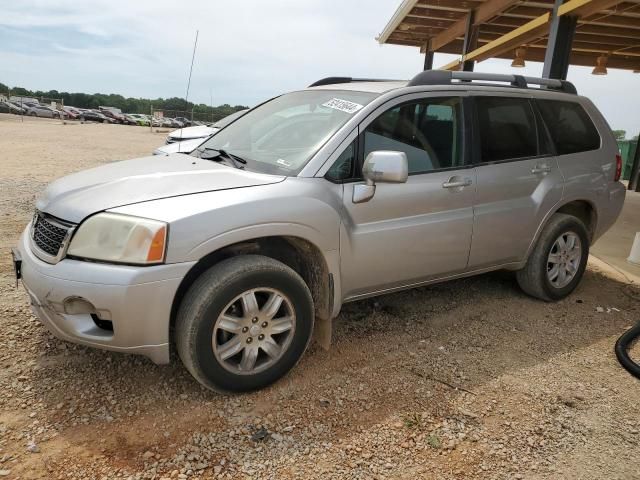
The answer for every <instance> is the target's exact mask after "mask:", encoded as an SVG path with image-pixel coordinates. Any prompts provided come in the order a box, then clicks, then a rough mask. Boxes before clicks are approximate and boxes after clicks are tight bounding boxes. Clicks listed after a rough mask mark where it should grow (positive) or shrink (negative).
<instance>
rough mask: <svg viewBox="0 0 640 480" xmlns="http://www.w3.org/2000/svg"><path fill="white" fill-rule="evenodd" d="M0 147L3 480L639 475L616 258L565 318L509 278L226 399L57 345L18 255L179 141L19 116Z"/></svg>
mask: <svg viewBox="0 0 640 480" xmlns="http://www.w3.org/2000/svg"><path fill="white" fill-rule="evenodd" d="M0 132H2V135H1V136H0V152H2V153H0V162H1V166H2V170H1V171H2V174H1V177H0V251H2V252H5V254H3V255H2V256H1V257H0V345H1V346H2V348H1V349H0V392H2V393H1V395H0V477H3V478H9V479H17V478H23V479H31V478H43V479H44V478H46V479H58V478H59V479H67V478H71V479H102V478H104V479H110V478H133V479H143V478H144V479H152V478H153V479H160V478H171V479H175V478H190V479H196V478H200V479H204V478H274V479H276V478H277V479H280V478H323V479H325V478H362V479H371V478H411V479H413V478H437V479H453V478H460V479H463V478H464V479H468V478H472V479H473V478H483V479H484V478H489V479H494V478H495V479H507V478H509V479H512V478H532V479H551V478H554V479H555V478H575V479H585V478H593V479H596V478H597V479H600V478H606V479H617V478H620V479H622V478H624V479H631V478H640V402H639V401H638V400H639V399H640V396H639V395H640V384H639V383H638V381H637V380H635V379H634V378H632V377H631V376H629V375H628V374H627V373H626V372H625V371H624V370H622V369H621V368H620V367H619V366H618V364H617V362H616V359H615V356H614V355H613V344H614V342H615V339H616V338H617V337H618V335H619V334H620V333H622V331H623V330H624V329H625V328H626V327H628V326H630V325H632V324H633V323H634V322H635V321H636V320H638V318H639V315H638V313H639V312H640V291H639V290H637V289H635V288H634V287H629V286H628V285H626V283H628V282H627V281H626V280H625V278H624V277H623V276H622V275H620V274H618V273H616V272H615V271H612V270H610V269H607V268H605V267H602V264H601V263H596V262H592V263H591V264H590V266H589V269H588V271H587V273H586V275H585V278H584V280H583V282H582V284H581V285H580V286H579V288H578V289H577V291H576V292H575V293H574V294H573V295H571V296H570V297H569V298H567V299H565V300H564V301H561V302H558V303H554V304H547V303H543V302H539V301H536V300H533V299H530V298H528V297H526V296H524V295H523V294H522V293H521V292H520V291H519V290H518V288H517V286H516V285H515V283H514V278H513V275H512V274H510V273H508V272H498V273H493V274H488V275H482V276H479V277H475V278H471V279H465V280H459V281H453V282H449V283H445V284H441V285H436V286H431V287H427V288H419V289H415V290H411V291H407V292H403V293H398V294H393V295H387V296H384V297H380V298H377V299H374V300H367V301H361V302H357V303H352V304H348V305H346V306H345V307H344V309H343V312H342V313H341V315H340V317H339V319H338V320H337V322H336V329H335V344H334V347H333V348H332V350H331V351H329V352H326V351H323V350H321V349H319V348H315V347H313V348H311V350H310V351H309V352H308V353H307V354H306V355H305V357H304V359H303V360H302V362H301V363H300V364H299V365H298V367H297V368H296V369H295V370H294V371H293V372H292V373H291V374H290V375H288V376H287V377H286V378H285V379H283V380H282V381H280V382H278V383H277V384H276V385H274V386H272V387H270V388H267V389H266V390H263V391H261V392H257V393H253V394H247V395H237V396H220V395H217V394H213V393H210V392H208V391H205V390H203V389H202V388H201V387H200V386H199V385H198V384H197V383H196V382H195V381H193V380H192V379H191V377H190V376H189V375H188V373H187V372H186V371H185V369H184V368H183V367H182V366H181V365H180V363H179V360H178V359H177V357H175V356H174V359H173V363H172V364H171V365H170V366H156V365H153V364H152V363H151V362H150V361H148V360H146V359H144V358H138V357H134V356H127V355H123V354H115V353H109V352H104V351H99V350H93V349H88V348H84V347H80V346H76V345H72V344H67V343H64V342H61V341H59V340H57V339H55V338H54V337H53V336H51V335H50V334H49V333H48V332H47V331H46V330H45V329H44V328H43V327H42V326H41V325H40V324H39V323H38V321H37V320H36V319H35V318H34V317H33V315H32V314H31V312H30V309H29V306H28V303H27V298H26V295H25V293H24V291H23V290H22V289H17V290H16V289H15V288H14V280H13V278H12V272H11V266H10V262H9V257H8V255H6V253H7V252H8V249H9V248H10V247H11V246H12V245H14V244H15V243H16V241H17V238H18V236H19V234H20V231H21V229H22V228H23V227H24V225H25V224H26V223H27V222H28V219H29V217H30V215H31V214H32V211H33V202H34V198H35V196H36V195H37V194H38V192H39V191H40V190H42V188H43V186H44V185H45V184H46V183H47V182H48V181H50V180H52V179H54V178H56V177H58V176H60V175H63V174H65V173H69V172H72V171H76V170H79V169H82V168H86V167H89V166H93V165H98V164H101V163H104V162H109V161H112V160H115V159H121V158H130V157H134V156H142V155H145V154H148V153H149V152H150V151H151V150H152V149H153V148H155V147H156V146H157V145H158V144H161V143H162V141H163V135H162V134H152V133H149V131H148V130H147V129H143V128H138V127H125V126H116V125H61V124H59V123H55V122H50V121H43V120H28V121H25V122H24V123H19V122H16V120H15V119H14V118H7V117H6V116H2V117H0ZM639 222H640V220H639ZM639 227H640V225H639ZM638 230H640V228H638ZM599 307H600V308H599ZM636 354H637V357H638V358H640V348H638V347H635V349H634V355H636Z"/></svg>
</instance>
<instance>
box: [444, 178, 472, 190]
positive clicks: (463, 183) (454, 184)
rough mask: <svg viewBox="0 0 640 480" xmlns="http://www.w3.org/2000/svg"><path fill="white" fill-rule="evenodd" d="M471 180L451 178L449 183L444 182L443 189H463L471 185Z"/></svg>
mask: <svg viewBox="0 0 640 480" xmlns="http://www.w3.org/2000/svg"><path fill="white" fill-rule="evenodd" d="M471 183H472V182H471V179H470V178H465V179H464V180H454V177H451V178H450V179H449V181H447V182H444V183H443V184H442V188H462V187H468V186H469V185H471Z"/></svg>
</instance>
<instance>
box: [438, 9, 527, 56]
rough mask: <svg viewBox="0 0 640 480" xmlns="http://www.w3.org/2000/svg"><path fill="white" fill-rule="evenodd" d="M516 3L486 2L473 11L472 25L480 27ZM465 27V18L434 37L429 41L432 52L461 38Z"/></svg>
mask: <svg viewBox="0 0 640 480" xmlns="http://www.w3.org/2000/svg"><path fill="white" fill-rule="evenodd" d="M517 1H518V0H487V1H486V2H484V3H482V4H481V5H480V6H479V7H478V8H477V9H476V10H475V19H474V25H480V24H482V23H484V22H486V21H487V20H489V19H490V18H492V17H495V16H496V15H497V14H499V13H500V12H503V11H504V10H506V9H507V8H508V7H510V6H511V5H514V4H515V3H516V2H517ZM466 26H467V22H466V18H461V19H460V20H458V21H457V22H456V23H454V24H453V25H451V27H449V29H448V30H446V31H444V32H442V33H441V34H439V35H436V36H435V37H434V38H433V39H432V40H431V45H432V48H433V50H434V51H438V50H439V49H440V48H441V47H443V46H444V45H446V44H447V43H449V42H451V41H453V40H455V39H456V38H458V37H461V36H463V35H464V31H465V28H466Z"/></svg>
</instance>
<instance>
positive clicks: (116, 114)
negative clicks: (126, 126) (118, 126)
mask: <svg viewBox="0 0 640 480" xmlns="http://www.w3.org/2000/svg"><path fill="white" fill-rule="evenodd" d="M97 111H98V112H100V113H102V114H103V115H104V116H105V117H109V118H111V119H113V120H114V123H128V122H127V120H126V119H125V116H124V114H123V113H122V111H121V110H120V109H119V108H115V107H98V109H97Z"/></svg>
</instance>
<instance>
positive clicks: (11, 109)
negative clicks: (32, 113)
mask: <svg viewBox="0 0 640 480" xmlns="http://www.w3.org/2000/svg"><path fill="white" fill-rule="evenodd" d="M1 103H2V105H3V111H4V113H14V114H16V115H22V114H24V113H26V111H27V110H26V109H25V108H22V107H19V106H18V105H15V104H13V103H12V102H6V101H5V102H1Z"/></svg>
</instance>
